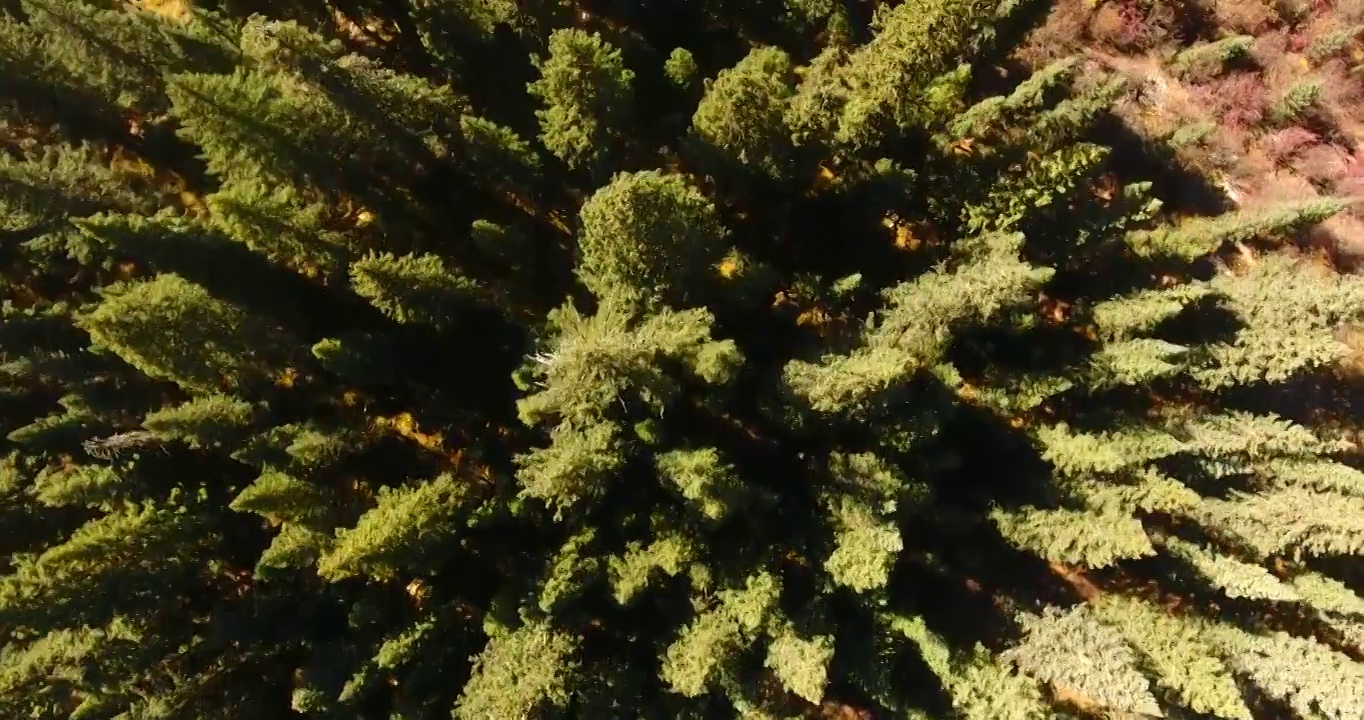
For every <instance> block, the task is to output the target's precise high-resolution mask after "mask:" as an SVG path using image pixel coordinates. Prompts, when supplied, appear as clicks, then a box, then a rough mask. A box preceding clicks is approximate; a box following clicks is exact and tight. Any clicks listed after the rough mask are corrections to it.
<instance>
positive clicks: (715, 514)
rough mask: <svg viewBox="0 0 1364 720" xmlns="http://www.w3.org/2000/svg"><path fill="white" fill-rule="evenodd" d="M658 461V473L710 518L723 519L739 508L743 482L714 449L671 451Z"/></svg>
mask: <svg viewBox="0 0 1364 720" xmlns="http://www.w3.org/2000/svg"><path fill="white" fill-rule="evenodd" d="M655 463H656V464H657V466H658V474H659V476H660V477H662V478H664V479H666V480H667V481H669V482H671V483H672V484H674V485H676V486H677V490H678V492H679V493H680V494H681V495H682V497H684V498H686V499H687V500H688V501H690V502H691V503H692V504H693V505H694V506H695V507H696V509H697V510H698V511H699V512H700V513H701V514H702V515H703V516H705V517H706V518H707V519H709V520H713V521H714V520H721V519H723V518H725V517H726V516H728V515H729V514H730V513H731V512H732V511H734V510H735V509H736V508H735V505H736V503H737V501H738V493H739V492H740V481H739V479H738V478H737V477H735V475H734V468H733V466H731V465H729V464H727V463H725V462H724V460H723V459H722V458H721V456H720V453H719V451H718V450H716V449H715V448H700V449H697V450H672V451H670V452H666V453H663V454H661V455H659V456H658V457H657V458H655Z"/></svg>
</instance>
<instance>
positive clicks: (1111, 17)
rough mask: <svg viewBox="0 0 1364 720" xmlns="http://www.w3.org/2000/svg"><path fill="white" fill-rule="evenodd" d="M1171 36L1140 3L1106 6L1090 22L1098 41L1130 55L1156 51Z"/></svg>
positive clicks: (1133, 0) (1127, 1)
mask: <svg viewBox="0 0 1364 720" xmlns="http://www.w3.org/2000/svg"><path fill="white" fill-rule="evenodd" d="M1168 32H1169V31H1168V29H1167V28H1166V27H1162V26H1161V24H1160V23H1158V22H1155V18H1153V17H1152V16H1151V14H1150V12H1149V11H1148V9H1147V8H1146V7H1144V6H1143V5H1142V4H1141V3H1140V2H1138V0H1120V1H1119V2H1109V3H1105V4H1104V5H1102V6H1101V7H1100V8H1099V9H1098V10H1097V11H1096V12H1095V13H1094V15H1093V17H1092V18H1091V20H1090V22H1089V34H1090V35H1091V36H1092V37H1093V38H1094V39H1095V40H1098V41H1099V42H1101V43H1104V44H1106V45H1109V46H1111V47H1113V48H1114V49H1117V50H1121V51H1123V52H1129V53H1132V52H1139V51H1141V50H1147V49H1150V48H1152V47H1155V46H1156V45H1157V44H1159V43H1160V42H1161V41H1162V40H1163V39H1165V37H1166V36H1167V35H1168Z"/></svg>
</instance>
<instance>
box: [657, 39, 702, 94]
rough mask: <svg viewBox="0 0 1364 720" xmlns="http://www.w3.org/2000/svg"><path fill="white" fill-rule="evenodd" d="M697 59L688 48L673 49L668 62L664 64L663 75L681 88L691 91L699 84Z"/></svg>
mask: <svg viewBox="0 0 1364 720" xmlns="http://www.w3.org/2000/svg"><path fill="white" fill-rule="evenodd" d="M699 72H700V70H699V69H698V68H697V67H696V57H695V56H693V55H692V54H691V51H690V50H688V49H686V48H673V51H672V52H671V53H669V54H668V60H667V61H666V62H665V63H663V74H664V75H667V76H668V79H669V80H671V81H672V82H673V83H674V84H676V85H677V86H678V87H679V88H682V89H689V88H691V87H692V86H693V85H696V84H697V82H698V75H697V74H698V73H699Z"/></svg>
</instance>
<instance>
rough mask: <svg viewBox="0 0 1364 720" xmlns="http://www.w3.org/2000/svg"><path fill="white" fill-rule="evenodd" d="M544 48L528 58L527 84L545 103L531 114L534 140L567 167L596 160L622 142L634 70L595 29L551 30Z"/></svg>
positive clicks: (582, 165)
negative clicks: (533, 75) (531, 74)
mask: <svg viewBox="0 0 1364 720" xmlns="http://www.w3.org/2000/svg"><path fill="white" fill-rule="evenodd" d="M548 51H549V52H548V54H547V55H545V56H542V57H536V58H535V59H534V61H535V67H536V69H537V70H539V71H540V78H539V79H538V80H536V81H535V82H533V83H530V85H529V86H528V87H527V90H529V92H530V94H531V95H533V96H535V97H538V98H540V100H541V101H542V102H543V103H544V104H545V108H544V109H543V110H537V111H536V112H535V115H536V117H538V118H539V119H540V140H541V142H543V143H544V144H545V147H547V148H549V151H550V152H552V153H554V155H555V156H556V157H558V158H559V159H560V160H563V161H564V162H565V163H567V164H568V166H569V167H575V168H576V167H585V166H592V165H595V164H598V163H600V162H602V161H603V160H605V159H606V158H608V157H609V156H610V155H611V153H612V150H613V149H614V148H616V147H618V146H619V145H620V144H621V143H622V141H623V138H622V137H621V133H622V132H623V131H624V130H625V126H626V124H627V121H628V119H629V116H630V106H631V103H632V101H633V96H634V91H633V88H632V83H633V81H634V77H635V73H634V71H633V70H630V69H629V68H627V67H625V61H624V59H623V58H622V57H621V54H620V50H617V49H616V48H613V47H611V45H610V44H609V43H607V42H606V41H605V40H603V39H602V38H601V36H600V35H598V34H596V33H592V34H590V35H589V34H588V33H585V32H583V31H581V30H577V29H572V28H566V29H560V30H555V31H554V32H553V33H551V34H550V36H549V47H548Z"/></svg>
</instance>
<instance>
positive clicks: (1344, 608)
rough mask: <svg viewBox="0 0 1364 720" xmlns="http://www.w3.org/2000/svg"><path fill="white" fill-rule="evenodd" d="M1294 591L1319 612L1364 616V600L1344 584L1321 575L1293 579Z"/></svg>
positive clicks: (1301, 576) (1308, 575)
mask: <svg viewBox="0 0 1364 720" xmlns="http://www.w3.org/2000/svg"><path fill="white" fill-rule="evenodd" d="M1291 582H1292V585H1293V590H1294V591H1295V592H1297V594H1298V595H1299V596H1300V597H1301V598H1302V599H1303V601H1305V602H1306V603H1307V604H1309V605H1311V606H1312V607H1314V608H1317V609H1318V610H1324V611H1327V612H1335V613H1341V614H1346V615H1364V598H1361V597H1360V596H1358V595H1356V594H1355V593H1354V592H1352V591H1351V590H1350V589H1349V588H1348V587H1346V586H1345V584H1344V583H1342V582H1340V581H1339V580H1336V579H1334V578H1330V577H1327V576H1325V575H1322V574H1320V573H1314V572H1305V573H1302V574H1300V575H1296V576H1294V578H1293V579H1292V581H1291Z"/></svg>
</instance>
